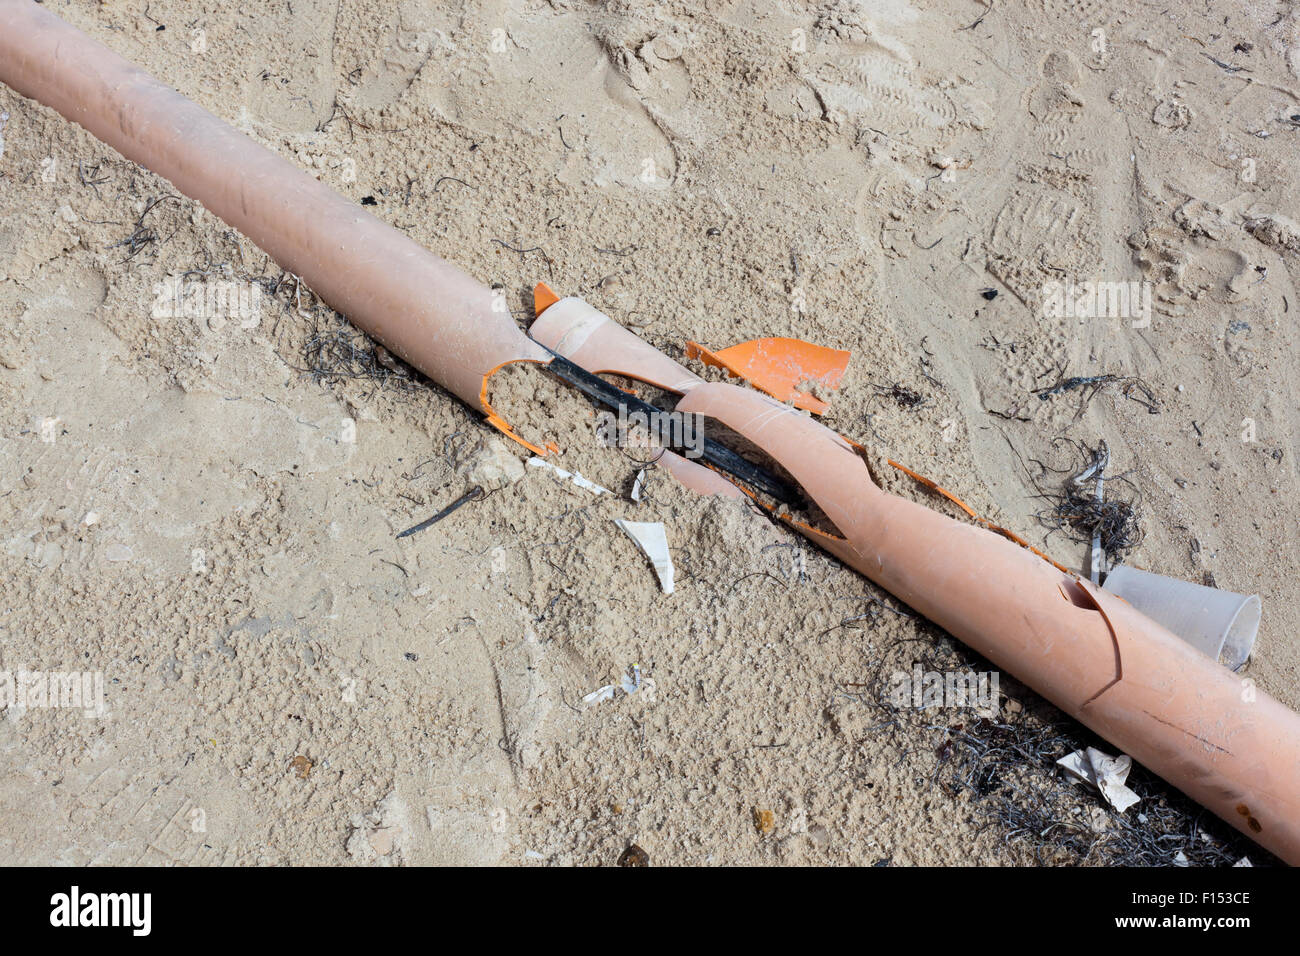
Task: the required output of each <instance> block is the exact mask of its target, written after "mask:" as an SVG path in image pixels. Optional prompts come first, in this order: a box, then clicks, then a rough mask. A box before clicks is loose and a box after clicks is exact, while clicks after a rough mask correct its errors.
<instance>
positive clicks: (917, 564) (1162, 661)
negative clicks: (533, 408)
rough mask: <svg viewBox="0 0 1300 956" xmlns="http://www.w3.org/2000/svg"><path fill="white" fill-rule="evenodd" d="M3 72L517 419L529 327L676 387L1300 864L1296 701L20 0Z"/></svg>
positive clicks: (791, 416) (438, 374)
mask: <svg viewBox="0 0 1300 956" xmlns="http://www.w3.org/2000/svg"><path fill="white" fill-rule="evenodd" d="M0 81H3V82H5V83H6V84H8V85H9V86H10V87H12V88H13V89H14V90H15V91H17V92H19V93H21V94H23V95H26V96H30V97H32V98H34V99H37V100H39V101H40V102H42V103H44V104H46V105H47V106H50V107H52V108H54V109H55V110H57V111H58V112H60V113H62V114H63V115H64V116H65V117H67V118H68V119H70V120H73V121H74V122H77V123H80V124H81V125H82V126H84V127H85V128H86V129H88V130H89V131H90V132H91V133H93V134H94V135H95V136H97V137H99V138H100V139H101V140H103V141H105V142H106V143H108V144H109V145H111V146H113V147H114V148H115V149H117V150H118V151H119V152H120V153H122V154H123V155H124V156H126V157H127V158H128V159H131V160H133V161H135V162H137V163H139V164H140V165H142V166H145V167H146V168H148V169H151V170H153V171H154V172H155V173H157V174H158V175H160V176H163V177H165V178H167V179H169V180H171V182H172V183H174V184H175V186H176V187H177V188H178V189H179V190H180V191H181V192H183V193H185V194H186V195H188V196H190V197H191V198H193V199H196V200H198V201H199V202H201V203H203V205H204V206H206V207H207V208H208V209H209V210H210V211H211V212H212V213H213V214H215V215H217V216H219V217H220V218H221V219H223V220H225V221H226V222H227V223H229V224H230V225H231V226H233V227H235V228H237V229H239V230H240V231H242V232H243V233H244V234H245V235H247V236H248V237H249V238H250V239H251V240H252V241H254V242H255V243H257V244H258V245H259V246H261V247H262V248H263V249H264V250H265V251H266V252H267V253H268V254H270V255H271V256H272V257H273V258H274V259H275V260H276V262H278V263H279V264H280V265H281V266H282V267H283V268H284V269H286V270H287V271H289V272H291V273H293V274H295V275H297V276H300V277H301V278H302V279H303V280H304V281H305V282H306V283H307V284H308V285H309V286H310V287H311V288H312V289H313V291H315V292H316V293H317V294H319V295H320V296H321V297H322V299H323V300H324V301H325V302H327V303H328V304H329V305H330V306H332V307H333V308H335V309H337V310H339V311H340V312H342V313H344V314H346V315H348V316H349V317H350V318H351V319H352V320H353V321H354V322H355V323H356V324H357V325H358V326H360V327H361V328H362V329H364V330H365V331H367V332H368V333H370V334H371V335H373V336H374V337H375V338H377V339H378V340H379V341H381V342H383V343H384V344H385V345H386V346H387V347H388V348H390V349H391V350H392V351H393V352H395V353H396V354H397V355H399V356H401V357H402V358H403V359H405V360H406V361H407V362H409V363H410V364H411V365H413V366H414V367H415V368H418V369H419V370H420V371H422V372H424V373H425V374H426V375H428V376H429V377H430V378H431V379H433V380H434V381H435V382H437V383H438V384H440V385H441V386H443V387H444V388H446V389H448V390H449V391H451V392H452V393H454V394H455V395H457V396H458V397H460V398H461V399H462V400H463V401H465V402H466V403H467V404H468V405H470V406H471V407H473V408H475V409H478V410H479V411H481V412H483V413H484V414H486V415H487V416H488V421H490V422H491V423H492V424H494V425H495V426H496V427H498V428H501V429H502V430H503V431H505V432H507V433H511V429H510V427H509V425H508V424H507V423H505V422H504V421H502V420H501V418H500V416H498V415H496V414H495V413H494V412H493V410H492V408H491V406H490V405H489V404H488V402H487V387H488V379H489V377H490V376H491V375H492V373H493V372H495V371H496V370H498V369H499V368H501V367H503V366H504V365H507V364H509V363H512V362H534V363H537V364H546V363H547V362H549V361H550V359H551V354H550V353H549V352H548V351H547V350H546V349H545V348H542V347H541V346H540V345H539V344H538V342H541V343H544V344H545V345H546V346H547V347H549V348H551V349H554V350H555V351H556V352H558V353H559V354H560V355H562V356H563V357H565V358H566V359H568V360H569V361H571V362H572V363H574V364H575V365H576V366H578V367H580V368H581V369H584V370H586V371H587V372H589V373H592V374H600V373H605V372H610V373H618V374H623V375H627V376H629V377H631V378H635V379H639V380H641V381H644V382H647V383H650V384H653V385H656V386H658V387H660V388H662V389H664V390H666V391H672V392H676V393H678V394H681V395H682V398H681V400H680V402H679V403H678V406H677V408H678V410H679V411H683V412H697V413H700V414H702V415H705V416H707V417H708V418H709V419H712V420H713V421H715V422H718V423H721V424H722V425H725V426H726V427H728V428H730V429H731V430H732V431H734V432H736V433H738V434H740V435H741V436H743V437H744V438H745V439H747V440H748V441H750V442H752V443H753V444H754V445H756V446H757V447H759V448H761V449H762V450H763V451H764V452H766V453H767V454H768V455H769V456H770V457H771V458H772V459H774V460H775V461H776V462H778V463H779V464H780V465H781V466H782V467H784V469H785V470H786V472H787V473H788V474H789V475H791V476H792V477H793V479H794V481H795V483H796V484H797V485H798V486H799V488H800V489H801V490H802V492H804V493H805V494H806V496H807V498H808V499H810V500H811V501H812V502H814V503H815V504H816V505H817V506H818V507H819V508H820V509H821V511H822V512H823V513H824V514H825V515H826V517H827V519H828V520H829V521H830V523H831V524H832V525H833V528H834V530H833V531H823V530H819V529H816V528H812V527H810V526H809V525H807V524H804V523H801V522H799V521H798V520H797V519H795V518H794V517H792V516H790V515H788V514H781V515H778V516H777V518H778V520H781V521H784V522H786V523H787V524H789V525H790V526H791V527H792V528H793V529H794V530H796V531H799V532H800V533H802V534H804V535H806V536H808V537H809V538H811V539H812V540H813V541H815V542H817V543H818V544H819V545H820V546H821V547H822V548H824V549H825V550H826V551H828V552H829V553H831V554H832V555H835V556H836V557H838V558H839V559H840V560H842V561H843V562H844V563H846V564H848V565H849V566H850V567H853V568H855V569H857V570H858V571H860V572H862V573H863V574H865V575H866V576H867V577H869V578H870V579H871V580H873V581H875V582H876V583H877V584H879V585H880V586H881V587H883V588H885V589H886V590H888V591H890V592H892V593H893V594H894V595H896V596H897V597H898V598H900V599H901V600H902V601H904V602H906V603H907V604H909V605H911V606H912V607H913V608H914V609H916V610H917V611H918V612H920V613H922V614H924V615H925V616H927V617H929V618H930V619H931V620H933V621H934V622H935V623H936V624H938V625H939V626H941V627H943V628H945V629H947V630H948V631H949V632H950V633H951V634H953V635H954V636H955V637H957V638H959V639H960V640H962V641H964V642H966V643H967V644H968V645H969V646H970V647H972V648H973V649H974V650H975V651H976V652H978V653H980V654H982V655H984V656H985V657H987V658H988V659H989V660H991V661H992V662H993V663H994V664H995V665H997V666H998V667H1000V668H1002V669H1004V670H1005V671H1007V672H1008V673H1011V674H1014V675H1015V676H1016V677H1018V678H1019V679H1020V680H1021V681H1023V682H1024V683H1026V684H1027V685H1029V686H1030V687H1032V688H1034V689H1035V690H1036V691H1038V692H1039V693H1040V694H1042V695H1043V696H1044V697H1046V698H1047V699H1048V700H1050V701H1052V702H1053V703H1054V704H1056V705H1057V706H1058V707H1060V708H1061V709H1062V710H1064V711H1065V712H1067V713H1069V714H1070V715H1072V716H1074V717H1075V718H1077V719H1078V720H1079V721H1081V722H1082V723H1083V724H1085V725H1087V726H1088V727H1090V728H1092V729H1093V730H1094V731H1096V732H1097V733H1098V734H1099V735H1100V736H1102V737H1104V738H1105V739H1107V740H1109V741H1110V742H1111V743H1112V744H1114V745H1115V746H1116V747H1117V748H1119V749H1120V750H1122V751H1123V752H1124V753H1127V754H1130V755H1131V756H1132V757H1133V758H1134V759H1136V760H1138V761H1139V762H1140V763H1142V764H1143V765H1144V766H1146V767H1147V768H1149V769H1150V770H1152V771H1153V772H1155V773H1157V774H1159V775H1161V776H1162V777H1164V778H1165V779H1166V780H1168V781H1169V782H1170V783H1172V784H1173V785H1175V786H1177V787H1179V788H1180V789H1182V790H1183V791H1184V792H1186V793H1187V794H1188V795H1190V796H1191V797H1192V798H1193V799H1196V800H1198V801H1199V802H1201V803H1202V804H1204V805H1205V806H1206V807H1208V808H1209V809H1211V810H1212V811H1214V812H1215V813H1217V814H1218V815H1219V816H1221V817H1223V818H1224V819H1225V820H1227V821H1229V822H1230V823H1232V824H1233V825H1234V826H1236V827H1238V828H1239V829H1241V830H1242V831H1243V832H1245V833H1246V834H1248V835H1249V836H1251V837H1253V838H1254V839H1255V840H1257V841H1258V842H1259V843H1260V844H1262V845H1263V846H1265V847H1267V848H1268V849H1270V850H1272V851H1273V852H1274V853H1276V854H1277V855H1278V856H1280V857H1281V858H1283V859H1285V860H1287V861H1288V862H1291V863H1300V716H1297V715H1296V714H1295V713H1293V712H1292V711H1290V710H1288V709H1287V708H1286V707H1284V706H1283V705H1282V704H1280V703H1279V702H1278V701H1276V700H1274V699H1273V698H1271V697H1269V696H1267V695H1266V694H1263V693H1262V692H1258V691H1255V690H1254V688H1253V686H1252V687H1250V688H1247V687H1246V686H1245V685H1244V684H1243V683H1242V682H1241V681H1240V680H1239V679H1238V678H1237V677H1236V676H1235V675H1234V674H1232V672H1231V671H1229V670H1228V669H1227V668H1224V667H1221V666H1220V665H1218V664H1217V663H1216V662H1215V661H1213V660H1211V659H1210V658H1209V657H1207V656H1206V655H1205V654H1203V653H1201V652H1200V651H1198V650H1196V649H1195V648H1194V647H1192V646H1191V645H1189V644H1188V643H1186V642H1185V641H1183V640H1181V639H1179V638H1177V637H1175V636H1174V635H1173V634H1171V633H1170V632H1169V631H1168V630H1166V629H1165V628H1164V627H1162V626H1161V625H1159V624H1157V623H1156V622H1155V621H1153V620H1152V619H1151V618H1149V617H1147V616H1145V615H1144V614H1142V613H1140V612H1139V611H1138V610H1136V609H1135V608H1134V607H1133V606H1132V605H1130V604H1129V603H1128V602H1126V601H1124V600H1122V599H1120V598H1118V597H1116V596H1114V595H1112V594H1110V593H1108V592H1106V591H1103V590H1100V589H1099V588H1097V587H1095V586H1094V585H1092V584H1091V582H1089V581H1087V580H1084V579H1081V578H1079V577H1078V576H1077V575H1072V574H1069V573H1066V572H1062V571H1060V570H1059V569H1057V568H1055V567H1054V566H1053V565H1051V564H1050V563H1048V562H1047V561H1044V560H1042V559H1041V558H1039V557H1037V556H1036V555H1034V554H1032V553H1031V552H1030V551H1028V550H1026V549H1024V548H1022V547H1020V546H1019V545H1017V544H1014V543H1012V542H1011V541H1009V540H1007V539H1006V538H1004V537H1001V536H1000V535H998V534H995V533H993V532H992V531H989V530H987V529H984V528H980V527H974V526H972V525H969V524H963V523H960V522H957V521H955V520H953V519H951V518H948V517H945V516H944V515H941V514H939V513H937V512H935V511H932V510H930V509H928V508H925V507H923V506H921V505H919V504H916V503H914V502H911V501H908V500H905V499H903V498H899V497H896V496H894V495H890V494H888V493H886V492H884V491H882V490H881V489H880V488H878V487H877V486H876V485H875V484H874V482H873V481H872V480H871V476H870V474H869V472H868V470H867V467H866V464H865V462H864V461H863V458H862V457H861V454H860V450H859V448H858V447H857V446H856V445H854V444H853V443H851V442H850V441H848V440H847V439H845V438H843V437H842V436H840V435H838V434H836V433H835V432H833V431H831V430H830V429H828V428H826V427H824V426H823V425H821V424H820V423H818V422H816V421H813V420H811V419H810V418H808V417H807V416H805V415H803V414H800V413H799V412H798V411H796V410H794V409H792V408H789V407H787V406H784V405H781V404H780V403H778V402H776V401H774V400H772V399H770V398H768V397H766V396H764V395H762V394H759V393H758V392H755V391H752V390H748V389H744V388H741V387H739V386H736V385H730V384H722V383H709V382H704V381H702V380H701V379H700V378H699V376H696V375H694V374H692V373H691V372H689V371H688V370H686V369H685V368H683V367H682V366H681V365H680V364H678V363H676V362H674V361H673V360H672V359H670V358H668V357H667V356H665V355H663V354H662V353H660V352H658V351H657V350H656V349H655V348H654V347H652V346H651V345H649V344H648V343H646V342H643V341H642V340H640V339H638V338H637V337H636V336H635V335H633V334H632V333H631V332H629V331H627V330H626V329H623V328H621V327H620V326H618V325H617V324H616V323H614V322H612V321H611V320H609V319H608V318H607V317H605V316H603V315H601V314H600V313H599V312H597V311H596V310H595V309H592V308H591V307H590V306H588V305H586V303H582V302H580V300H576V299H564V300H560V301H555V302H553V304H550V305H549V307H548V308H545V309H544V311H543V312H542V315H541V317H540V319H539V320H538V321H537V322H536V323H534V327H533V330H532V332H533V335H534V337H535V338H536V339H537V340H538V342H534V341H531V340H530V339H529V338H528V337H527V336H525V335H524V334H523V333H522V332H521V331H520V330H519V328H518V327H517V326H516V325H515V324H514V321H513V319H512V318H511V317H510V315H509V312H508V311H507V310H505V309H504V308H501V307H500V304H498V302H499V300H498V299H497V298H496V297H495V296H494V295H493V293H492V292H491V290H489V289H488V288H487V287H486V286H484V285H482V284H481V283H479V282H477V281H475V280H474V279H472V278H470V277H469V276H468V275H466V274H465V273H464V272H462V271H460V270H459V269H457V268H456V267H454V266H452V265H450V264H449V263H447V262H445V261H443V260H442V259H440V258H438V257H437V256H435V255H433V254H432V253H430V252H428V251H427V250H425V249H423V248H421V247H420V246H419V245H417V244H416V243H414V242H412V241H411V240H410V239H408V238H407V237H406V236H404V235H402V234H401V233H400V232H398V231H397V230H395V229H393V228H392V227H390V226H388V225H386V224H384V223H382V222H380V221H379V220H378V219H376V218H375V217H373V216H371V215H369V214H368V213H366V212H365V211H364V210H362V209H360V208H359V207H358V206H356V205H355V204H353V203H352V202H350V201H349V200H347V199H344V198H343V197H341V196H339V195H337V194H335V193H334V192H332V191H331V190H330V189H329V188H327V187H326V186H324V185H322V184H321V183H319V182H317V181H316V180H315V179H313V178H312V177H311V176H308V175H307V174H305V173H303V172H301V171H300V170H298V169H297V168H296V167H294V166H293V165H292V164H290V163H289V162H287V161H286V160H284V159H281V158H280V157H278V156H276V155H275V154H274V153H272V152H270V151H269V150H267V149H265V148H263V147H262V146H259V145H258V144H256V143H254V142H253V141H252V140H251V139H249V138H248V137H246V136H244V135H243V134H242V133H239V132H237V131H236V130H234V129H232V128H231V127H229V126H228V125H226V124H225V123H223V122H221V121H220V120H218V119H216V118H215V117H213V116H212V115H211V114H209V113H208V112H206V111H205V110H203V109H202V108H200V107H199V106H197V105H196V104H194V103H192V102H190V101H189V100H187V99H185V98H184V97H182V96H180V95H179V94H177V93H175V92H174V91H172V90H170V89H168V88H167V87H165V86H163V85H162V84H161V83H159V82H158V81H156V80H154V79H153V78H152V77H150V76H149V75H148V74H146V73H144V72H143V71H141V70H139V69H137V68H136V67H133V66H132V65H131V64H129V63H127V62H126V61H125V60H123V59H122V58H120V57H118V56H117V55H116V54H114V53H112V52H110V51H109V50H107V49H106V48H104V47H103V46H101V45H100V44H98V43H96V42H94V41H93V40H91V39H89V38H88V37H86V36H85V35H84V34H82V33H80V32H79V31H77V30H76V29H74V28H72V27H70V26H68V25H67V24H65V23H63V22H62V21H61V20H59V19H58V18H57V17H55V16H54V15H53V14H51V13H49V12H48V11H46V10H44V9H42V8H41V7H39V6H37V5H35V4H34V3H31V2H29V0H0ZM551 299H552V300H553V299H554V296H553V295H552V296H551ZM530 447H532V446H530ZM534 450H535V451H537V452H538V453H542V450H541V449H537V448H534ZM661 464H662V465H663V466H664V467H665V468H666V469H667V470H668V471H669V472H670V473H672V474H673V475H674V476H675V477H677V478H678V479H679V480H680V481H681V482H682V483H683V484H685V485H686V486H687V487H689V488H692V489H695V490H697V491H701V492H704V493H724V494H733V495H740V494H747V493H748V491H746V490H742V489H739V488H737V486H736V485H735V484H733V483H731V482H729V481H727V480H726V479H725V478H724V477H722V476H721V475H719V474H718V473H717V472H716V471H714V470H712V469H710V468H708V467H706V466H704V465H702V464H700V463H698V462H695V461H690V460H687V459H686V458H683V457H680V456H677V455H673V454H672V453H667V454H665V455H664V457H663V459H662V461H661Z"/></svg>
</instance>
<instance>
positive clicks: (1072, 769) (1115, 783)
mask: <svg viewBox="0 0 1300 956" xmlns="http://www.w3.org/2000/svg"><path fill="white" fill-rule="evenodd" d="M1056 764H1057V766H1059V767H1060V768H1061V769H1062V770H1064V771H1065V772H1066V773H1068V774H1069V775H1070V776H1072V777H1074V778H1075V779H1076V780H1079V781H1081V782H1083V783H1086V784H1088V785H1089V786H1093V787H1096V788H1097V790H1099V791H1100V792H1101V795H1102V796H1103V797H1105V798H1106V802H1107V803H1109V804H1110V805H1111V806H1112V807H1114V808H1115V809H1116V810H1117V811H1119V812H1120V813H1123V812H1124V811H1125V810H1127V809H1128V808H1129V807H1131V806H1133V804H1135V803H1137V802H1138V801H1139V800H1141V799H1142V798H1141V797H1139V796H1138V795H1137V794H1136V793H1134V792H1133V791H1132V790H1130V789H1129V788H1128V787H1126V786H1125V785H1124V781H1126V780H1127V779H1128V773H1129V770H1131V769H1132V768H1133V758H1132V757H1130V756H1128V755H1127V754H1120V755H1119V756H1118V757H1112V756H1110V755H1109V754H1104V753H1102V752H1101V751H1100V750H1097V749H1096V748H1095V747H1089V748H1088V749H1087V750H1076V751H1075V752H1074V753H1072V754H1068V755H1067V756H1064V757H1062V758H1061V759H1060V760H1058V761H1056Z"/></svg>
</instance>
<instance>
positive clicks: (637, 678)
mask: <svg viewBox="0 0 1300 956" xmlns="http://www.w3.org/2000/svg"><path fill="white" fill-rule="evenodd" d="M620 692H621V693H623V694H625V695H627V696H628V697H631V696H632V695H633V694H641V695H643V696H644V697H645V698H646V700H647V701H649V702H650V703H653V702H654V697H655V682H654V678H653V677H646V676H645V675H644V674H642V673H641V665H640V664H633V665H632V666H631V667H629V668H628V669H627V671H626V672H625V673H624V674H623V676H622V677H620V678H619V681H618V684H606V685H605V686H604V687H598V688H596V689H595V690H593V691H592V692H591V693H590V694H588V695H587V696H586V697H584V698H582V705H583V706H584V707H594V706H596V705H597V704H601V703H604V702H605V701H607V700H613V699H614V698H615V697H617V696H619V694H620Z"/></svg>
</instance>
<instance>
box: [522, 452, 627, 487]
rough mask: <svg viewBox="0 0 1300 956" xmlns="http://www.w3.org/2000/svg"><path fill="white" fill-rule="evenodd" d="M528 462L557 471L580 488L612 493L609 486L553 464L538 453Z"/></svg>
mask: <svg viewBox="0 0 1300 956" xmlns="http://www.w3.org/2000/svg"><path fill="white" fill-rule="evenodd" d="M528 464H529V466H530V467H532V468H549V469H550V470H551V471H553V472H555V473H556V474H557V475H559V476H560V477H561V478H563V479H564V480H565V481H571V482H573V483H574V484H575V485H577V486H578V487H579V488H585V489H586V490H587V491H590V492H591V493H592V494H595V495H607V494H609V493H610V491H609V489H608V488H605V487H602V486H601V485H598V484H596V483H595V482H594V481H591V480H589V479H587V478H584V477H582V475H580V474H576V473H575V472H572V471H565V470H564V469H563V468H560V467H558V466H556V465H552V464H551V463H550V462H549V461H547V460H546V459H544V458H538V457H537V456H536V455H534V456H533V457H532V458H529V459H528Z"/></svg>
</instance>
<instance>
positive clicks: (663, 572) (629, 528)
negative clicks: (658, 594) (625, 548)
mask: <svg viewBox="0 0 1300 956" xmlns="http://www.w3.org/2000/svg"><path fill="white" fill-rule="evenodd" d="M614 523H615V524H616V525H618V526H619V527H620V528H622V529H623V531H624V532H625V533H626V534H627V536H628V537H629V538H631V539H632V540H633V541H635V542H636V546H637V547H638V548H640V549H641V553H642V554H644V555H645V556H646V557H647V558H649V559H650V563H651V564H653V565H654V568H655V574H657V575H658V576H659V586H660V587H661V588H663V592H664V594H672V593H673V559H672V557H671V556H669V554H668V535H667V534H666V533H665V532H664V523H663V522H662V521H624V520H623V519H622V518H615V519H614Z"/></svg>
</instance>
